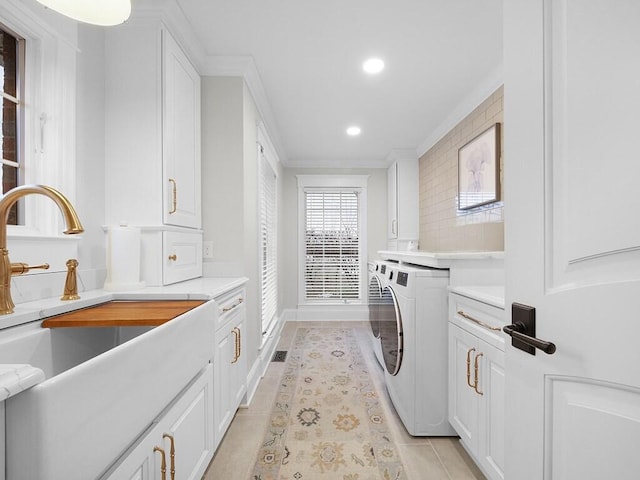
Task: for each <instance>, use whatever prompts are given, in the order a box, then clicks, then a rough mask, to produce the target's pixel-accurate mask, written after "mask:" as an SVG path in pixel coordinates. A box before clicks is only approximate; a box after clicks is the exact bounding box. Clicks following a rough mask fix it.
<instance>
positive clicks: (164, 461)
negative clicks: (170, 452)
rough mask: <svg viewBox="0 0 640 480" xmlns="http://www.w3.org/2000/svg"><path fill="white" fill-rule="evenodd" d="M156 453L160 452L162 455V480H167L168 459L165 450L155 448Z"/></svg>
mask: <svg viewBox="0 0 640 480" xmlns="http://www.w3.org/2000/svg"><path fill="white" fill-rule="evenodd" d="M153 451H154V452H160V455H161V458H162V460H161V463H160V472H161V473H162V480H167V458H166V456H165V454H164V450H163V449H162V448H160V447H153Z"/></svg>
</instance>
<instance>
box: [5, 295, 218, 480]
mask: <svg viewBox="0 0 640 480" xmlns="http://www.w3.org/2000/svg"><path fill="white" fill-rule="evenodd" d="M216 315H217V307H216V305H215V302H213V301H210V302H207V303H205V304H203V305H201V306H199V307H197V308H195V309H193V310H191V311H189V312H187V313H186V314H184V315H181V316H180V317H177V318H176V319H174V320H171V321H169V322H167V323H165V324H163V325H161V326H158V327H155V328H153V327H143V328H141V327H111V328H61V329H51V330H50V329H45V328H40V326H39V324H38V322H36V324H31V325H25V326H22V327H17V328H15V329H12V330H14V331H15V332H12V334H11V335H7V336H3V337H2V340H1V341H0V363H28V364H31V365H33V366H35V367H38V368H40V369H42V370H43V371H44V372H45V376H46V380H45V381H44V382H42V383H40V384H38V385H36V386H34V387H32V388H31V389H28V390H26V391H24V392H22V393H20V394H18V395H16V396H14V397H11V398H9V399H8V400H7V401H6V428H7V445H6V448H7V458H6V469H7V480H18V479H45V478H52V479H53V478H55V479H58V478H60V479H65V480H73V479H78V480H88V479H94V478H97V477H99V476H100V475H101V474H102V473H103V472H104V471H105V470H106V469H107V468H108V467H109V465H110V464H111V463H112V462H113V461H114V460H116V459H117V458H118V457H119V456H120V455H121V454H122V453H123V451H124V450H125V449H126V448H127V446H129V445H130V444H131V443H132V442H133V441H134V440H135V439H136V437H138V436H139V435H140V434H141V433H142V432H143V431H144V430H145V429H146V428H148V427H149V425H150V424H151V423H152V422H153V420H154V419H155V418H156V417H157V416H158V414H159V413H160V412H161V411H162V409H164V408H165V407H166V406H167V404H168V403H169V402H170V401H171V400H172V399H173V398H175V397H176V395H177V394H178V393H180V391H181V390H182V389H183V388H184V387H185V386H186V385H187V384H188V382H189V381H190V380H191V379H192V378H194V377H195V375H196V374H197V373H198V372H199V371H200V370H201V369H202V368H203V367H204V366H206V364H207V362H208V361H209V360H210V359H211V357H212V356H213V349H214V345H215V342H214V322H215V318H216Z"/></svg>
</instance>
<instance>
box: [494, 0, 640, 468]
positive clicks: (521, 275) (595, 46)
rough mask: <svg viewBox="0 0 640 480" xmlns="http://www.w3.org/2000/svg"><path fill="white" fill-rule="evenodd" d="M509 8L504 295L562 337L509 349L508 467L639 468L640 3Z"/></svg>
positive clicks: (527, 1)
mask: <svg viewBox="0 0 640 480" xmlns="http://www.w3.org/2000/svg"><path fill="white" fill-rule="evenodd" d="M504 14H505V29H504V31H505V164H506V165H507V167H506V168H505V197H506V198H505V203H506V204H507V205H508V206H509V208H508V209H505V214H506V219H505V232H506V233H505V235H506V238H505V245H506V251H507V259H508V261H507V262H505V263H506V269H507V271H506V281H507V284H506V296H507V304H508V305H510V304H511V303H512V302H519V303H523V304H526V305H530V306H533V307H535V309H536V320H537V322H536V337H538V338H541V339H543V340H547V341H551V342H554V343H555V345H556V347H557V351H556V352H555V353H554V354H553V355H546V354H544V353H542V352H540V351H539V350H538V351H537V352H536V355H535V356H533V355H529V354H527V353H524V352H522V351H521V350H518V349H515V348H513V347H511V346H508V347H507V350H506V352H505V353H506V389H505V392H506V393H505V395H506V415H507V421H506V434H507V436H506V445H505V449H506V452H505V462H506V466H505V478H506V479H507V480H527V479H536V480H538V479H543V478H544V479H547V480H549V479H554V480H565V479H568V480H571V479H578V478H579V479H581V480H583V479H586V480H588V479H594V480H595V479H600V478H620V479H623V478H635V477H633V475H636V476H637V472H638V468H639V467H638V459H637V457H638V455H635V456H634V454H633V453H632V452H630V447H629V445H638V444H640V428H639V425H640V424H639V423H638V419H639V413H640V407H638V405H640V396H639V393H638V392H640V368H638V365H640V350H639V349H638V348H637V347H636V345H635V343H636V339H637V338H639V337H640V322H639V321H638V315H637V314H636V313H635V311H636V309H637V301H638V298H639V293H640V222H639V221H637V220H636V218H637V215H638V211H639V210H640V196H639V195H638V194H637V190H638V189H637V187H636V182H637V180H636V179H637V178H640V159H639V158H638V157H639V156H640V155H638V151H639V150H638V148H637V147H636V145H635V143H636V142H637V140H636V139H637V138H638V131H639V129H638V121H637V114H638V111H640V88H638V81H637V79H638V78H639V77H640V62H638V52H639V51H640V29H638V28H637V25H639V24H640V2H637V1H636V0H615V1H611V0H515V1H509V2H505V3H504ZM631 472H633V474H632V473H631Z"/></svg>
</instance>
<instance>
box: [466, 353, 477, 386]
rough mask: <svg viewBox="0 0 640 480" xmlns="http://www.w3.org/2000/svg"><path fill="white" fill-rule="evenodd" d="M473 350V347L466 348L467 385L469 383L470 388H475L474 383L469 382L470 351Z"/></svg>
mask: <svg viewBox="0 0 640 480" xmlns="http://www.w3.org/2000/svg"><path fill="white" fill-rule="evenodd" d="M475 351H476V349H475V348H470V349H469V350H467V385H469V387H470V388H475V387H474V385H472V384H471V352H475Z"/></svg>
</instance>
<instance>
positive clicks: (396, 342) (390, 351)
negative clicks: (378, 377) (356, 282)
mask: <svg viewBox="0 0 640 480" xmlns="http://www.w3.org/2000/svg"><path fill="white" fill-rule="evenodd" d="M378 311H379V313H380V315H379V319H380V343H381V344H382V355H383V357H384V363H385V366H386V368H387V372H389V373H390V374H391V375H396V374H397V373H398V372H399V371H400V365H401V364H402V348H403V341H402V337H403V335H402V317H401V315H400V309H399V308H398V300H397V298H396V294H395V292H394V291H393V288H391V287H390V286H388V287H385V288H384V289H383V290H382V298H381V300H380V308H379V309H378Z"/></svg>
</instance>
